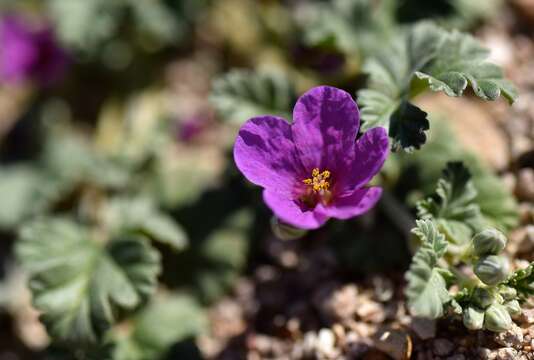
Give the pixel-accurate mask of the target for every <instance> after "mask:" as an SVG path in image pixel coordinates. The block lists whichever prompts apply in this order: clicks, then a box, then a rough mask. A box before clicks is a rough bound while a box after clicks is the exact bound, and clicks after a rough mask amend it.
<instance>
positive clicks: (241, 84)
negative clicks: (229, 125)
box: [210, 70, 297, 124]
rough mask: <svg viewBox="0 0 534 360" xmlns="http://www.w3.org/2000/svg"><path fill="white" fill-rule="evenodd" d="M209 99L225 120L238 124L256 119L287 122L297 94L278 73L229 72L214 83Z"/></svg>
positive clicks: (285, 78) (286, 79) (285, 77)
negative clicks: (273, 117)
mask: <svg viewBox="0 0 534 360" xmlns="http://www.w3.org/2000/svg"><path fill="white" fill-rule="evenodd" d="M210 99H211V101H212V103H213V104H214V105H215V108H216V109H217V111H218V112H219V113H220V114H221V116H222V117H223V118H224V119H225V120H227V121H231V122H234V123H237V124H242V123H244V122H245V121H246V120H248V119H250V118H251V117H254V116H259V115H278V116H281V117H284V118H285V119H287V120H291V110H292V107H293V105H294V103H295V101H296V99H297V94H296V91H295V88H294V86H293V84H292V83H291V82H290V80H289V79H288V78H287V76H284V75H282V74H280V73H276V72H251V71H247V70H233V71H231V72H229V73H227V74H225V75H223V76H222V77H220V78H218V79H216V80H215V81H214V83H213V91H212V93H211V96H210Z"/></svg>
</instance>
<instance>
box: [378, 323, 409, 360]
mask: <svg viewBox="0 0 534 360" xmlns="http://www.w3.org/2000/svg"><path fill="white" fill-rule="evenodd" d="M373 340H374V344H375V348H376V349H378V350H380V351H382V352H383V353H385V354H387V355H389V356H391V357H392V358H393V359H395V360H407V359H410V357H411V355H412V339H411V337H410V335H409V334H408V333H407V332H406V331H403V330H394V329H390V330H382V331H380V332H378V333H377V334H376V335H375V336H374V337H373Z"/></svg>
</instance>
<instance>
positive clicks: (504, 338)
mask: <svg viewBox="0 0 534 360" xmlns="http://www.w3.org/2000/svg"><path fill="white" fill-rule="evenodd" d="M493 340H494V341H495V342H496V343H497V344H500V345H502V346H506V347H513V348H520V347H521V345H522V344H523V331H522V330H521V328H520V327H519V326H517V325H516V324H512V327H510V329H508V330H506V331H503V332H501V333H497V334H495V335H494V337H493Z"/></svg>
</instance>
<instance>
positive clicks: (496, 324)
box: [484, 304, 512, 332]
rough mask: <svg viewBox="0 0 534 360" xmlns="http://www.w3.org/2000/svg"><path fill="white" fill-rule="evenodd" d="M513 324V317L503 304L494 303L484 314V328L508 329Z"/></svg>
mask: <svg viewBox="0 0 534 360" xmlns="http://www.w3.org/2000/svg"><path fill="white" fill-rule="evenodd" d="M510 326H512V318H511V317H510V314H509V313H508V311H507V310H506V308H505V307H504V306H503V305H501V304H493V305H491V306H490V307H489V308H487V309H486V312H485V314H484V328H485V329H487V330H490V331H493V332H501V331H506V330H508V329H509V328H510Z"/></svg>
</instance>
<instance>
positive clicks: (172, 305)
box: [113, 294, 208, 360]
mask: <svg viewBox="0 0 534 360" xmlns="http://www.w3.org/2000/svg"><path fill="white" fill-rule="evenodd" d="M130 326H131V329H130V333H129V334H127V336H123V335H121V333H120V332H119V331H115V332H114V335H113V336H114V338H115V341H116V346H115V348H114V350H113V359H114V360H148V359H160V358H162V357H163V356H164V355H165V354H166V353H167V352H168V351H169V349H170V348H171V346H172V345H174V344H175V343H177V342H179V341H181V340H185V339H187V338H188V337H191V336H196V335H198V334H199V333H202V332H205V331H206V330H207V328H208V319H207V317H206V315H205V313H204V310H203V309H202V308H201V306H200V305H199V304H198V303H197V302H196V301H195V299H194V298H193V297H191V296H189V295H186V294H174V295H170V296H161V297H158V298H156V299H155V300H154V301H152V302H151V303H150V304H148V306H147V307H146V308H145V309H143V310H142V311H141V312H140V313H139V314H137V315H136V316H135V317H134V318H133V320H132V323H131V324H130Z"/></svg>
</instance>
